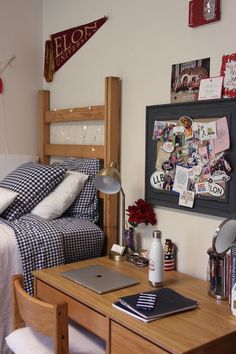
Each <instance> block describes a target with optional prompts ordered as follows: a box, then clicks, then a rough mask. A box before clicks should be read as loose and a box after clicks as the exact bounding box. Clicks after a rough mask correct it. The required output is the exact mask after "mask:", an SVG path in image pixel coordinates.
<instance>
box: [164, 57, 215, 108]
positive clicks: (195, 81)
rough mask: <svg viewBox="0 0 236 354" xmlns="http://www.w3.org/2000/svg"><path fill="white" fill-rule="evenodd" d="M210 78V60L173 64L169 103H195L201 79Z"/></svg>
mask: <svg viewBox="0 0 236 354" xmlns="http://www.w3.org/2000/svg"><path fill="white" fill-rule="evenodd" d="M208 77H210V58H203V59H197V60H192V61H188V62H184V63H179V64H173V65H172V70H171V93H170V101H171V103H176V102H189V101H197V99H198V91H199V86H200V81H201V79H206V78H208Z"/></svg>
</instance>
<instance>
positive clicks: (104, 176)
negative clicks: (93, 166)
mask: <svg viewBox="0 0 236 354" xmlns="http://www.w3.org/2000/svg"><path fill="white" fill-rule="evenodd" d="M94 185H95V187H96V188H97V189H98V190H99V191H100V192H103V193H106V194H115V193H118V192H119V191H120V190H121V178H120V174H119V172H118V170H117V169H116V168H115V164H114V162H111V163H110V165H109V167H106V168H103V169H102V170H100V171H99V172H98V173H97V175H96V176H95V179H94Z"/></svg>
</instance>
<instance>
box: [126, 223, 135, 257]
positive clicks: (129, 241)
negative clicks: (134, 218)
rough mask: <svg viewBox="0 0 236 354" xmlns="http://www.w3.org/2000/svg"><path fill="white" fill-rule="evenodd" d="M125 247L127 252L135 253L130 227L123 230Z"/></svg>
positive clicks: (132, 231)
mask: <svg viewBox="0 0 236 354" xmlns="http://www.w3.org/2000/svg"><path fill="white" fill-rule="evenodd" d="M125 246H126V248H127V250H128V252H135V246H134V229H133V228H132V227H130V228H129V229H127V230H125Z"/></svg>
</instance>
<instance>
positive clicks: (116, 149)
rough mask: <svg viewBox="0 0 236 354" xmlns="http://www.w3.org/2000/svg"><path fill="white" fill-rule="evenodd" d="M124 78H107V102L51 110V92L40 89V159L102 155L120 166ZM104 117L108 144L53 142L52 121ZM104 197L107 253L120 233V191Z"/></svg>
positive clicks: (104, 161)
mask: <svg viewBox="0 0 236 354" xmlns="http://www.w3.org/2000/svg"><path fill="white" fill-rule="evenodd" d="M120 111H121V81H120V79H119V78H118V77H106V78H105V98H104V104H102V105H100V106H89V107H80V108H70V109H62V110H58V109H57V110H54V111H53V110H50V92H49V91H47V90H40V91H39V117H40V153H39V157H40V162H41V163H43V164H49V163H50V157H51V156H60V157H62V156H63V157H82V158H92V157H94V158H99V159H101V160H103V164H104V166H108V164H109V163H110V162H111V161H114V162H116V163H117V165H118V166H120V132H121V118H120ZM91 120H100V121H101V120H104V145H96V146H95V149H94V148H93V146H92V145H65V144H50V124H51V123H57V122H58V123H59V122H71V121H91ZM99 198H100V199H101V200H102V205H103V208H102V209H103V210H102V215H103V220H102V225H103V226H102V228H103V231H104V235H105V247H104V254H107V253H108V251H109V250H110V249H111V247H112V245H113V244H114V243H117V242H118V235H119V193H118V194H113V195H108V194H102V193H100V194H99Z"/></svg>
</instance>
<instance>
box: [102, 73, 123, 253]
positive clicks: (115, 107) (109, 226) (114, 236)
mask: <svg viewBox="0 0 236 354" xmlns="http://www.w3.org/2000/svg"><path fill="white" fill-rule="evenodd" d="M120 110H121V83H120V79H119V78H118V77H107V78H106V82H105V124H104V128H105V132H104V135H105V141H104V144H105V156H104V166H105V167H107V166H108V164H109V163H110V162H111V161H114V162H115V163H117V168H118V170H119V169H120V136H121V117H120V116H121V114H120ZM119 200H120V194H119V193H118V194H113V195H111V194H110V195H108V194H106V195H104V216H103V226H104V233H105V236H106V240H107V245H106V252H107V253H108V252H109V250H110V249H111V247H112V245H113V244H114V243H118V242H119V219H120V218H119V216H120V213H119V205H120V203H119Z"/></svg>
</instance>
